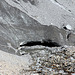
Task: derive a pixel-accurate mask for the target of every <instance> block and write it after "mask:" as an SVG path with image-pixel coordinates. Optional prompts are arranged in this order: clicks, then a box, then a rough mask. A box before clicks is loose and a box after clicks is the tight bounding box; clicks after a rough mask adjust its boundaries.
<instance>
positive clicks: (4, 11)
mask: <svg viewBox="0 0 75 75" xmlns="http://www.w3.org/2000/svg"><path fill="white" fill-rule="evenodd" d="M41 1H42V0H41ZM37 2H38V4H39V3H41V2H40V1H39V0H36V1H34V0H33V1H32V0H28V1H27V0H25V1H20V0H19V1H17V0H16V2H14V0H12V1H9V0H2V1H0V49H1V50H3V51H6V52H9V53H13V54H16V53H17V51H18V49H19V47H20V45H21V44H26V43H27V42H31V41H33V42H36V41H40V42H43V43H45V44H48V43H49V44H51V45H52V46H53V45H54V46H63V45H74V44H75V42H74V40H73V39H74V38H75V35H74V34H73V33H72V34H71V35H70V36H69V38H68V39H67V36H68V33H69V32H68V31H66V30H64V29H62V28H61V25H62V24H60V25H58V24H57V23H56V22H55V23H53V22H51V24H53V25H51V24H50V23H49V25H48V24H47V23H46V22H45V23H42V18H43V17H42V18H41V17H40V14H37V15H38V16H39V18H40V19H41V21H38V20H39V19H34V18H33V17H31V16H30V15H29V14H28V13H26V12H25V11H27V10H25V9H23V7H24V6H23V3H24V4H28V3H29V5H31V7H32V8H31V10H32V9H33V8H35V7H37V6H38V5H36V6H34V4H35V3H36V4H37ZM51 2H52V1H50V3H51ZM30 3H31V4H30ZM15 4H16V6H15ZM19 4H20V5H21V4H22V5H21V7H22V9H20V8H21V7H20V6H19ZM51 4H52V6H55V5H54V3H53V2H52V3H51ZM17 6H18V7H17ZM39 6H40V5H39ZM42 6H43V5H42ZM27 7H29V6H28V5H27ZM40 8H41V6H40ZM27 9H28V11H27V12H29V8H27ZM58 11H60V10H58ZM38 12H39V13H40V11H39V10H38ZM62 12H63V11H62ZM30 13H32V12H31V11H30ZM42 14H43V13H42ZM66 14H68V13H66ZM68 15H70V14H68ZM35 16H36V14H35ZM46 18H47V17H46ZM49 19H52V17H49ZM49 19H48V20H49ZM55 19H56V18H55ZM52 20H53V19H52ZM55 21H56V20H55ZM43 22H44V20H43ZM48 22H49V21H48ZM60 22H61V21H60ZM67 27H68V28H69V29H71V27H72V25H70V26H67ZM41 45H42V44H41Z"/></svg>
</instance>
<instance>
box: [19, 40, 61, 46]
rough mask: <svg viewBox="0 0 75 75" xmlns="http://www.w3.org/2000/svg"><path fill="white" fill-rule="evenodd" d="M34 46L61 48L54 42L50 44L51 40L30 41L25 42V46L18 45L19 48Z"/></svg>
mask: <svg viewBox="0 0 75 75" xmlns="http://www.w3.org/2000/svg"><path fill="white" fill-rule="evenodd" d="M36 45H42V46H47V47H60V46H61V45H59V44H58V43H56V42H52V41H51V40H43V41H30V42H27V43H26V44H22V45H20V47H22V46H36Z"/></svg>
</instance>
